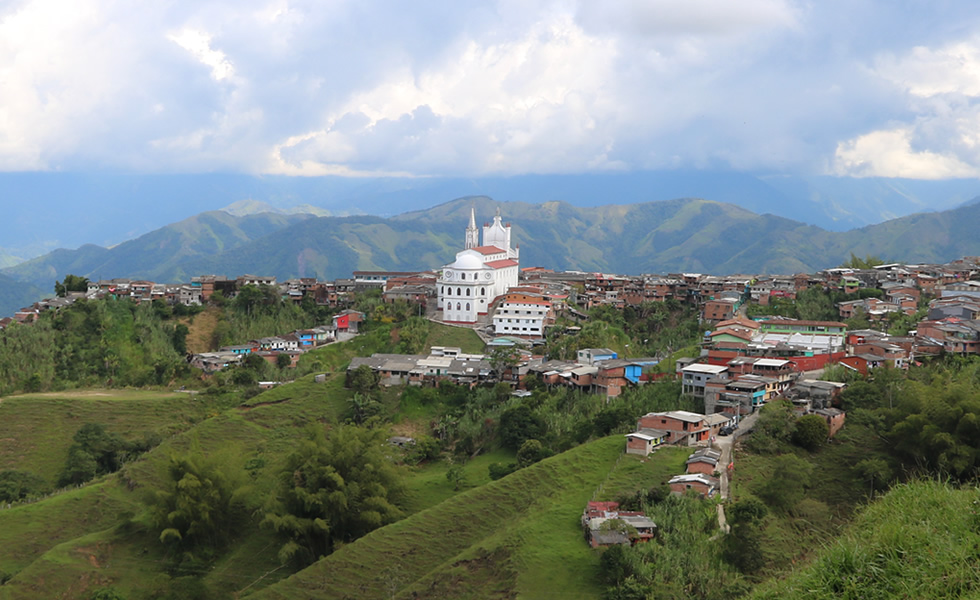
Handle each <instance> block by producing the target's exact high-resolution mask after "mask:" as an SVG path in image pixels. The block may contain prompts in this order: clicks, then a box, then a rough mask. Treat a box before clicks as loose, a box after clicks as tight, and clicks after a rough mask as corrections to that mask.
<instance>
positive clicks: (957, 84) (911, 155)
mask: <svg viewBox="0 0 980 600" xmlns="http://www.w3.org/2000/svg"><path fill="white" fill-rule="evenodd" d="M872 72H873V73H874V75H876V76H877V77H880V78H881V79H882V80H884V81H887V82H889V83H890V84H891V85H893V86H894V87H895V88H897V89H898V90H900V93H904V94H905V97H906V99H907V100H906V107H907V111H908V112H907V115H906V118H905V119H903V120H902V121H904V122H900V123H899V124H895V123H892V124H890V125H889V126H888V127H887V128H883V129H879V130H874V131H871V132H869V133H864V134H862V135H859V136H856V137H854V138H852V139H850V140H848V141H845V142H841V143H840V144H839V145H838V147H837V151H836V153H835V159H834V170H835V171H836V172H837V173H839V174H843V175H856V176H881V177H911V178H918V179H946V178H950V177H977V176H980V37H970V38H969V39H965V40H957V41H953V42H948V43H945V44H943V45H941V46H937V47H935V48H930V47H926V46H916V47H914V48H912V49H910V50H909V51H907V52H906V53H905V54H903V55H896V54H894V53H886V54H882V55H881V56H879V57H878V58H877V59H876V60H875V62H874V67H873V71H872Z"/></svg>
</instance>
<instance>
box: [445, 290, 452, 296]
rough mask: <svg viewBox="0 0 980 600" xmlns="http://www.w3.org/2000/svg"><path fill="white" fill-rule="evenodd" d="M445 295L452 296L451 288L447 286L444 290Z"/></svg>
mask: <svg viewBox="0 0 980 600" xmlns="http://www.w3.org/2000/svg"><path fill="white" fill-rule="evenodd" d="M446 295H447V296H452V295H453V288H449V289H447V290H446Z"/></svg>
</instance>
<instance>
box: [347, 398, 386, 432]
mask: <svg viewBox="0 0 980 600" xmlns="http://www.w3.org/2000/svg"><path fill="white" fill-rule="evenodd" d="M348 404H349V405H350V418H351V420H352V421H354V423H356V424H358V425H360V424H362V423H364V421H366V420H367V419H368V418H369V417H373V416H374V415H376V414H378V413H379V412H381V403H380V402H378V401H377V400H375V399H374V398H372V397H371V396H368V395H365V394H361V393H359V392H354V395H353V396H351V399H350V400H348Z"/></svg>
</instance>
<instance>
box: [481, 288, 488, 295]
mask: <svg viewBox="0 0 980 600" xmlns="http://www.w3.org/2000/svg"><path fill="white" fill-rule="evenodd" d="M480 295H481V296H486V295H487V288H480Z"/></svg>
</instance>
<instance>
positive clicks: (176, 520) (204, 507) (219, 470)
mask: <svg viewBox="0 0 980 600" xmlns="http://www.w3.org/2000/svg"><path fill="white" fill-rule="evenodd" d="M229 460H230V459H222V457H218V456H216V457H212V458H210V459H207V458H205V457H204V456H203V455H202V454H201V453H200V452H199V451H197V450H192V451H190V452H187V453H185V454H174V455H172V456H171V457H170V462H169V464H168V466H167V476H166V478H165V480H164V489H162V490H157V491H155V492H152V493H151V495H150V500H149V503H150V505H151V515H152V518H153V522H154V524H155V525H156V526H157V528H159V530H160V535H159V539H160V542H162V543H163V544H165V545H166V546H167V547H168V548H169V549H170V551H171V553H172V557H173V559H174V561H175V566H179V565H180V564H181V563H182V562H184V561H188V560H189V561H195V560H198V561H199V560H202V559H205V560H206V559H209V558H211V557H212V556H213V555H214V551H215V550H216V549H218V548H220V547H221V546H222V545H223V544H224V543H225V541H227V539H228V537H229V534H230V532H231V531H233V530H234V529H235V524H236V523H237V522H238V521H240V520H241V519H242V518H244V509H245V503H244V498H245V496H246V495H247V489H246V488H245V487H244V486H243V485H242V481H243V480H244V471H243V470H242V469H241V468H236V465H229V464H228V462H229ZM229 467H230V468H229Z"/></svg>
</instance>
